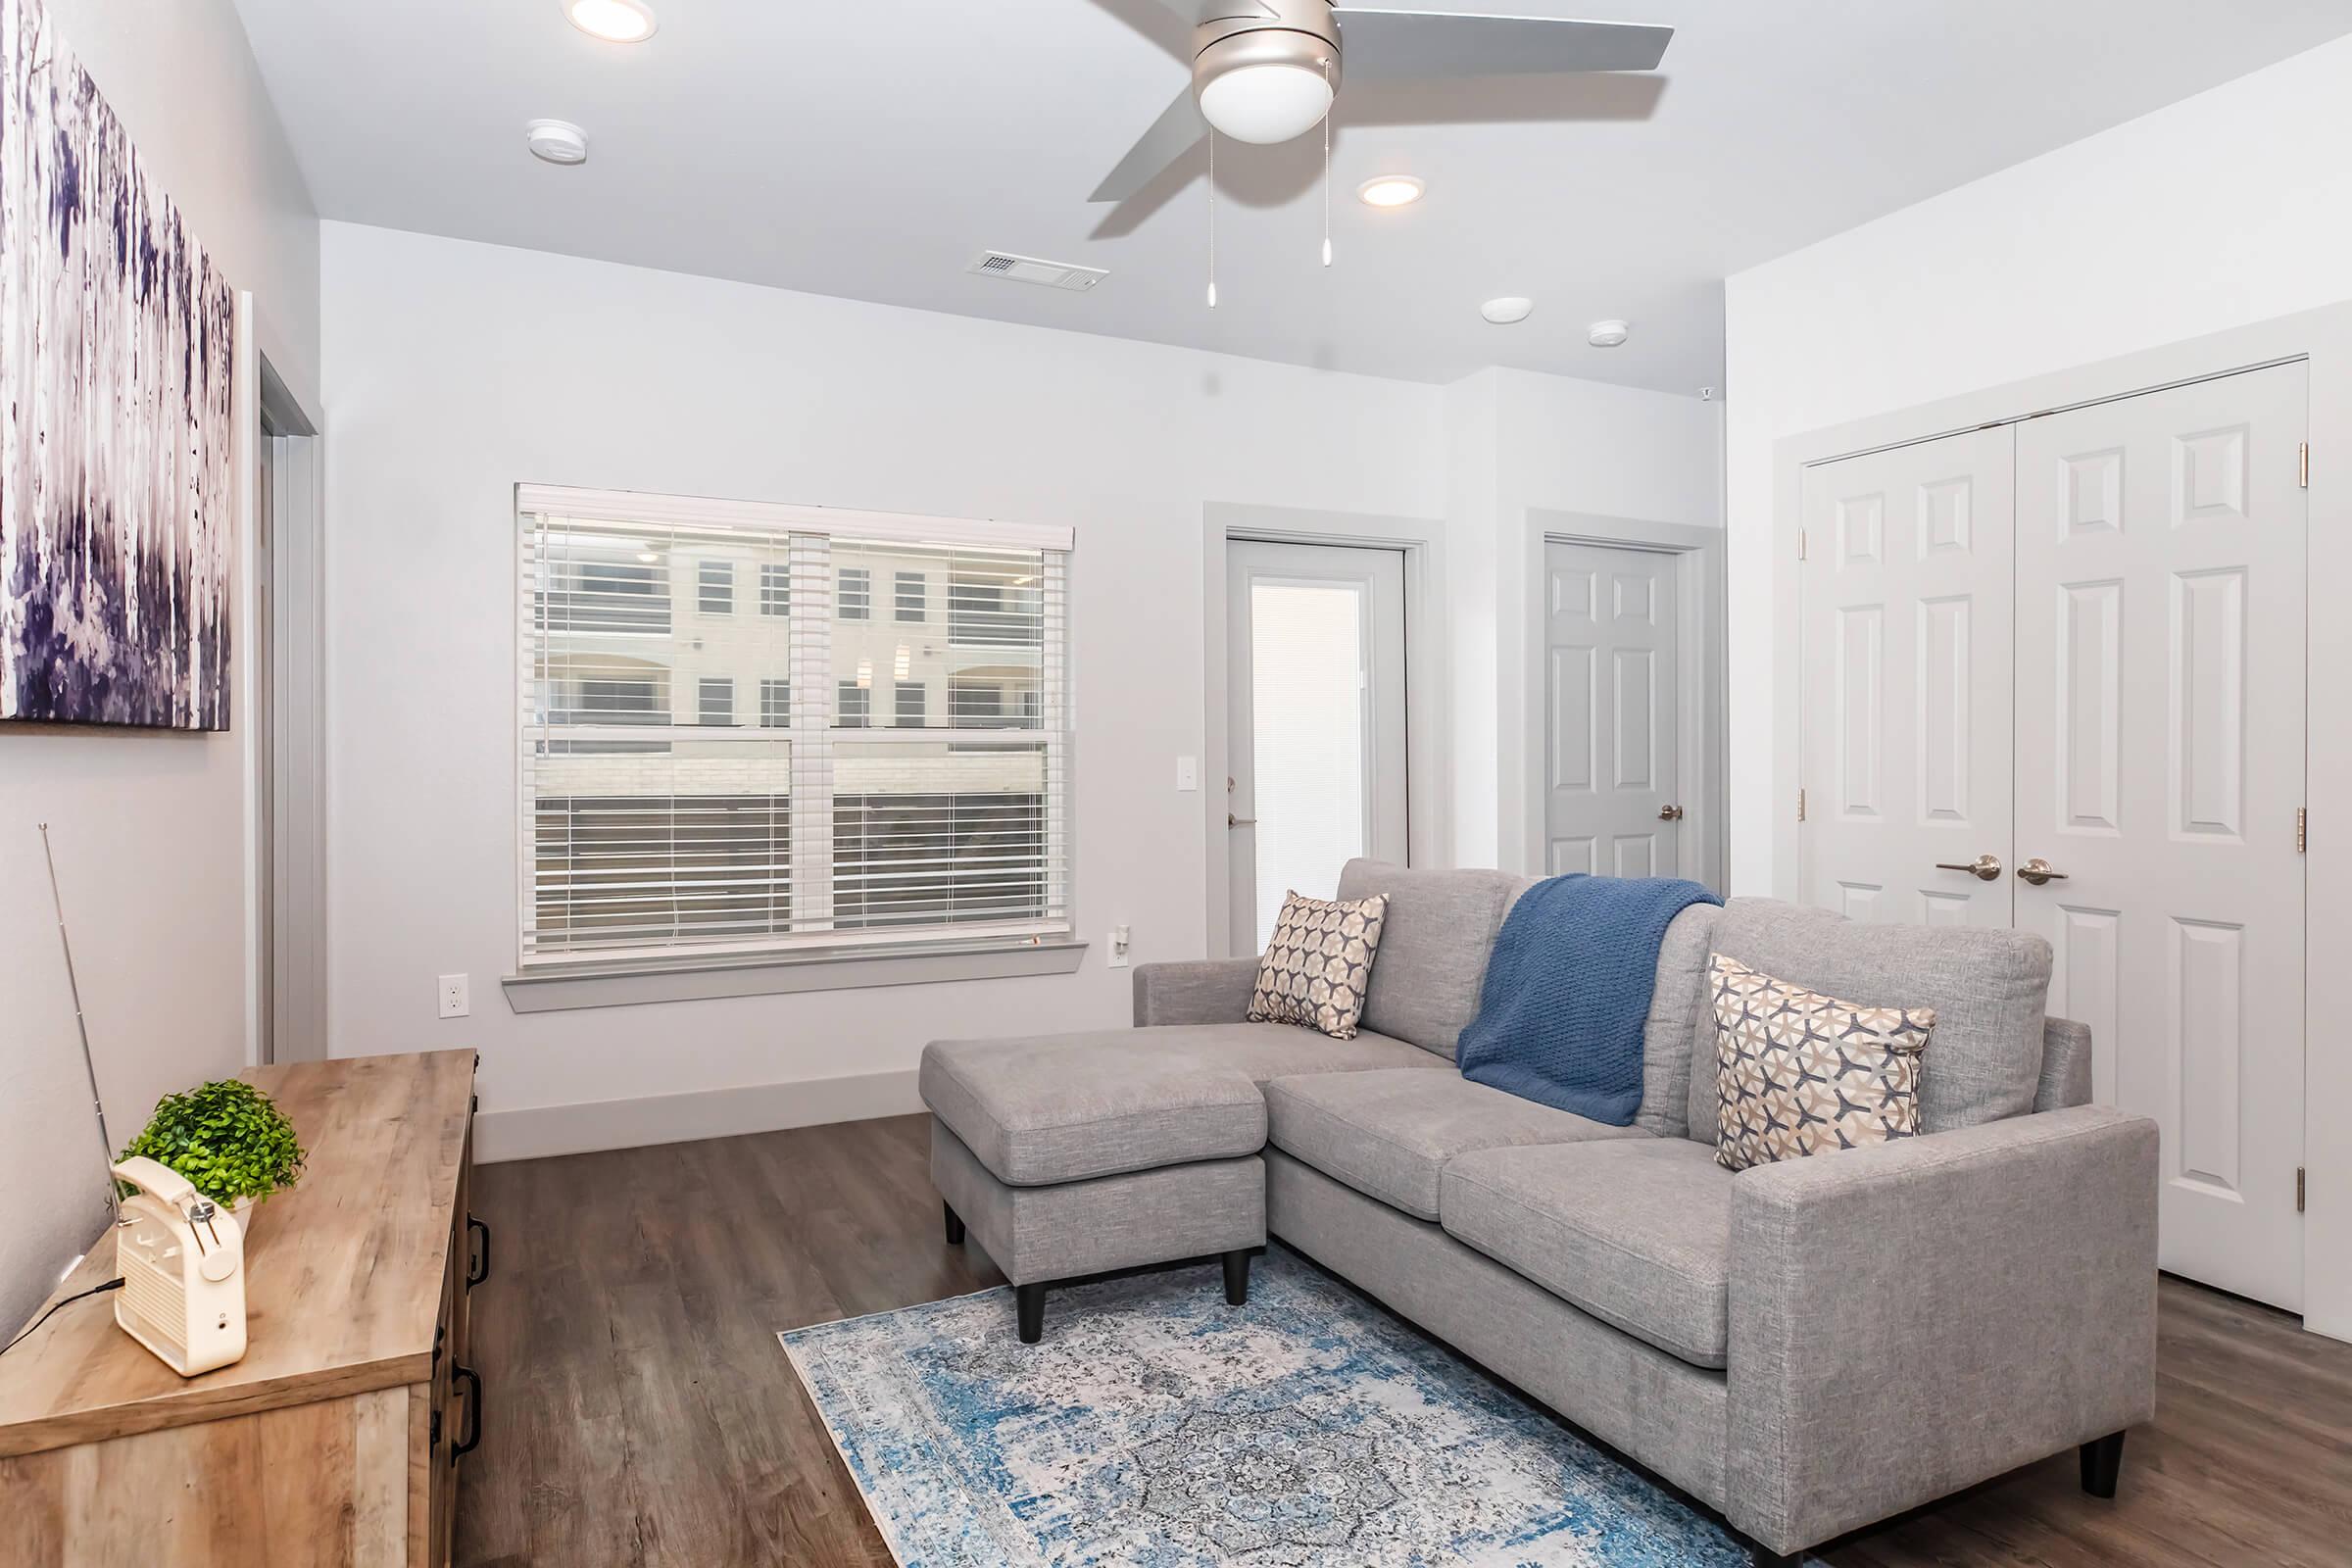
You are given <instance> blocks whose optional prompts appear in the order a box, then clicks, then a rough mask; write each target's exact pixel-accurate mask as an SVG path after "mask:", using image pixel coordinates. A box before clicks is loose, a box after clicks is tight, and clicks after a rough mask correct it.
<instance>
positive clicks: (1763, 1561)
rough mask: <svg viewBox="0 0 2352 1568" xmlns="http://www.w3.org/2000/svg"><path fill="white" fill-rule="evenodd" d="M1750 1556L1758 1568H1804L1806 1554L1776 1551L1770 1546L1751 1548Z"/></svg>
mask: <svg viewBox="0 0 2352 1568" xmlns="http://www.w3.org/2000/svg"><path fill="white" fill-rule="evenodd" d="M1748 1554H1749V1555H1750V1556H1751V1557H1752V1558H1753V1559H1754V1560H1755V1564H1756V1568H1804V1564H1805V1554H1804V1553H1803V1552H1801V1551H1774V1550H1772V1549H1771V1548H1770V1547H1768V1546H1750V1547H1749V1548H1748Z"/></svg>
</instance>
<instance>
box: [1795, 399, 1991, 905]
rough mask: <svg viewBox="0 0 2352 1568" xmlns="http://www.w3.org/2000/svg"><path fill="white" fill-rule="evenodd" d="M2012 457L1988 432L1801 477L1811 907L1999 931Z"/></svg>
mask: <svg viewBox="0 0 2352 1568" xmlns="http://www.w3.org/2000/svg"><path fill="white" fill-rule="evenodd" d="M2011 458H2012V438H2011V436H2010V432H2009V431H2008V430H2007V429H2006V428H1998V429H1989V430H1974V431H1970V432H1968V433H1966V434H1962V435H1955V436H1947V437H1945V438H1943V439H1941V440H1936V441H1923V442H1919V443H1917V444H1915V445H1912V446H1906V447H1897V448H1894V449H1892V450H1891V451H1887V452H1877V453H1872V454H1869V455H1867V456H1864V457H1858V458H1848V459H1846V460H1844V461H1843V462H1840V463H1833V464H1824V465H1822V466H1817V467H1814V468H1811V469H1808V470H1807V471H1806V474H1805V481H1804V523H1803V527H1804V531H1805V545H1804V561H1803V563H1802V564H1801V565H1800V567H1799V577H1800V587H1801V592H1802V595H1803V599H1802V603H1803V613H1802V623H1801V630H1800V634H1799V635H1800V637H1801V639H1802V662H1801V668H1802V671H1803V688H1802V693H1801V696H1800V699H1799V701H1800V704H1801V715H1802V716H1801V722H1802V723H1803V725H1804V762H1805V765H1804V789H1805V828H1804V832H1803V834H1802V836H1801V846H1802V853H1801V856H1800V863H1799V869H1798V874H1799V878H1800V881H1801V885H1802V898H1803V899H1804V902H1806V903H1808V904H1818V905H1821V906H1824V907H1828V908H1832V909H1836V910H1838V912H1839V913H1841V914H1844V915H1847V916H1849V917H1851V918H1853V919H1856V920H1875V921H1886V922H1908V923H1912V924H1919V925H1992V926H2004V925H2007V924H2009V920H2010V887H2011V883H2010V878H2009V875H2008V861H2009V857H2010V848H2009V845H2010V838H2011V833H2010V796H2009V791H2010V736H2011V733H2012V727H2011V712H2010V689H2009V679H2010V661H2011V648H2010V613H2011V605H2010V595H2011V592H2012V587H2013V578H2012V560H2011V547H2012V544H2013V542H2014V533H2015V530H2014V526H2013V521H2014V515H2013V513H2012V510H2011V508H2012V504H2013V502H2014V499H2015V486H2014V484H2013V482H2012V470H2011ZM1972 867H1973V869H1971V868H1972Z"/></svg>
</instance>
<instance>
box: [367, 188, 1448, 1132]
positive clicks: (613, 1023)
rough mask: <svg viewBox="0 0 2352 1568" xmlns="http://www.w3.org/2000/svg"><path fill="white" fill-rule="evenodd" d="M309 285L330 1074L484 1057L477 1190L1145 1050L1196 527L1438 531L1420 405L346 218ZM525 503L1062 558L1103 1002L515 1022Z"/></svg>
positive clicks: (1195, 577)
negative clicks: (775, 514)
mask: <svg viewBox="0 0 2352 1568" xmlns="http://www.w3.org/2000/svg"><path fill="white" fill-rule="evenodd" d="M324 261H325V267H324V275H325V313H324V314H325V333H324V338H325V387H326V408H327V414H328V418H329V420H330V422H331V426H332V429H333V432H334V433H333V446H332V451H331V454H330V458H329V464H328V474H329V480H328V498H327V515H328V517H329V518H330V519H331V520H330V542H329V549H328V557H329V568H328V571H329V582H328V606H327V609H328V624H329V626H330V628H331V630H330V646H329V652H328V664H329V676H328V680H329V692H330V710H331V711H332V712H333V714H334V715H335V717H334V722H333V724H332V726H331V728H332V743H331V761H330V766H329V777H330V792H331V794H330V818H331V846H332V847H331V852H330V857H329V881H330V886H331V890H332V892H331V913H330V918H329V930H330V931H331V932H332V975H331V981H330V994H331V1005H332V1009H333V1013H332V1026H331V1030H330V1035H331V1040H332V1047H333V1050H334V1051H335V1052H336V1053H337V1054H365V1053H368V1052H376V1051H400V1050H416V1049H418V1048H420V1047H427V1046H453V1045H471V1046H474V1047H475V1048H477V1049H478V1050H479V1051H480V1052H481V1058H482V1059H481V1079H480V1082H481V1095H482V1107H483V1111H484V1124H483V1133H482V1147H483V1149H484V1151H485V1152H487V1153H489V1154H491V1155H493V1156H495V1155H497V1154H499V1153H501V1152H515V1151H517V1150H520V1149H531V1148H545V1147H569V1146H571V1145H572V1144H574V1143H576V1142H578V1141H583V1140H585V1141H591V1142H599V1141H612V1140H618V1141H629V1140H630V1139H631V1138H634V1137H639V1136H652V1135H662V1134H673V1135H674V1134H676V1133H678V1132H692V1131H700V1130H706V1129H709V1128H712V1127H717V1126H725V1125H730V1124H738V1125H753V1126H757V1125H762V1124H764V1125H780V1124H781V1122H782V1120H783V1119H786V1118H795V1119H797V1118H800V1117H806V1118H808V1119H825V1118H827V1117H829V1116H834V1115H841V1114H857V1113H861V1112H862V1113H869V1114H870V1113H872V1112H873V1111H875V1110H879V1109H895V1108H903V1107H905V1106H907V1105H909V1104H911V1100H910V1099H909V1098H908V1096H909V1095H910V1087H909V1080H908V1079H907V1073H908V1072H909V1070H910V1069H911V1068H912V1067H913V1065H914V1062H915V1059H916V1056H917V1054H918V1053H919V1052H920V1050H921V1047H922V1045H923V1043H924V1042H925V1041H926V1040H929V1039H932V1038H934V1037H939V1036H948V1035H957V1034H997V1033H1014V1032H1019V1031H1023V1030H1043V1029H1057V1028H1066V1027H1071V1026H1077V1025H1085V1024H1112V1023H1117V1022H1120V1021H1123V1020H1124V1019H1125V1018H1126V1016H1127V1013H1128V1006H1129V1002H1128V995H1129V993H1128V981H1129V978H1130V976H1129V975H1128V974H1127V973H1125V972H1123V971H1115V970H1109V969H1106V968H1105V967H1104V964H1103V959H1104V957H1105V954H1104V953H1103V939H1102V933H1103V931H1104V930H1105V929H1107V928H1108V927H1109V926H1110V925H1112V924H1114V923H1124V924H1128V925H1131V926H1132V927H1133V930H1134V940H1135V958H1136V961H1138V962H1148V961H1151V960H1152V959H1154V958H1170V957H1182V956H1198V955H1199V953H1200V952H1201V946H1202V942H1203V935H1202V916H1201V911H1202V907H1203V901H1204V897H1205V893H1204V871H1203V858H1204V852H1203V849H1202V845H1201V826H1200V824H1201V816H1200V813H1201V809H1202V804H1201V803H1202V797H1201V795H1199V794H1179V793H1177V792H1176V791H1175V789H1174V788H1173V763H1174V759H1175V758H1176V757H1177V756H1178V755H1180V754H1188V753H1189V754H1193V755H1196V756H1197V755H1199V754H1200V753H1201V728H1202V711H1203V709H1202V703H1203V691H1202V681H1201V670H1202V649H1201V640H1202V628H1203V605H1202V603H1201V593H1202V587H1201V584H1202V581H1203V576H1202V573H1203V563H1202V557H1201V550H1202V525H1201V509H1202V506H1203V504H1204V503H1207V502H1212V501H1227V502H1248V503H1256V504H1263V505H1270V506H1284V507H1299V508H1320V509H1328V510H1334V511H1346V512H1364V513H1379V514H1387V515H1424V516H1433V517H1434V516H1437V515H1442V513H1443V511H1444V504H1445V503H1444V495H1443V466H1442V465H1441V463H1440V461H1439V450H1440V432H1439V423H1438V412H1439V399H1440V394H1439V392H1438V390H1437V389H1436V388H1434V387H1428V386H1420V385H1413V384H1408V383H1403V382H1393V381H1381V380H1374V379H1369V378H1365V377H1358V376H1343V375H1332V374H1323V373H1318V372H1314V371H1310V370H1303V369H1299V368H1289V367H1281V366H1274V365H1268V364H1262V363H1258V362H1253V361H1249V360H1241V359H1234V358H1228V357H1223V356H1217V355H1209V354H1201V353H1196V352H1192V351H1186V350H1178V349H1170V348H1164V347H1158V346H1152V345H1146V344H1139V343H1132V342H1123V341H1118V340H1113V339H1108V338H1099V337H1089V336H1082V335H1078V334H1074V333H1064V332H1049V331H1041V330H1037V329H1034V328H1027V327H1020V326H1013V325H1007V324H1003V323H996V322H984V321H978V320H970V319H960V318H956V317H949V316H938V315H930V314H926V313H921V312H914V311H907V310H900V309H895V308H891V307H885V306H877V305H868V304H859V303H853V302H849V301H843V300H835V299H827V298H820V297H817V296H812V295H804V294H794V293H787V292H783V291H780V290H773V289H764V288H758V287H753V286H749V285H744V284H737V283H728V282H719V281H713V280H710V279H704V278H695V277H687V276H682V275H678V274H673V273H664V272H655V271H648V270H638V269H632V268H623V267H616V266H612V265H608V264H602V263H593V262H584V261H578V260H572V259H566V258H560V257H555V256H549V255H542V254H536V253H532V252H526V251H517V250H507V249H500V248H496V247H491V246H484V245H477V244H468V243H460V242H455V241H448V240H440V239H431V238H425V237H422V236H417V235H411V234H403V233H395V232H392V231H388V230H381V229H372V228H364V227H357V226H352V225H346V224H340V223H329V224H327V225H326V227H325V244H324ZM517 480H541V481H547V482H553V483H564V484H575V485H595V486H611V487H614V488H621V489H637V490H649V491H663V492H674V493H685V494H695V495H711V496H724V497H737V498H750V499H760V500H776V501H793V502H812V503H818V504H823V505H828V506H841V507H859V508H875V509H880V510H886V511H897V512H911V513H929V514H941V515H961V516H1002V517H1014V518H1021V519H1024V520H1029V521H1035V522H1045V523H1067V524H1070V525H1072V526H1073V527H1074V528H1075V529H1076V530H1077V541H1078V544H1077V552H1076V555H1075V558H1074V560H1073V565H1072V572H1073V579H1074V590H1075V591H1074V627H1073V634H1074V638H1075V649H1074V652H1075V660H1076V668H1077V682H1078V691H1077V709H1078V713H1079V722H1080V726H1081V735H1082V740H1081V744H1080V747H1079V753H1078V759H1079V760H1078V765H1077V781H1078V796H1077V802H1076V810H1077V819H1078V833H1079V837H1078V844H1077V865H1078V883H1077V889H1076V908H1077V918H1078V923H1079V928H1080V932H1081V935H1082V936H1085V937H1086V938H1088V939H1089V940H1092V941H1094V942H1095V943H1096V949H1095V951H1094V952H1092V953H1091V954H1090V955H1089V956H1088V959H1087V962H1086V965H1085V967H1084V969H1083V970H1082V971H1081V972H1079V973H1078V974H1076V975H1069V976H1052V977H1039V978H1030V979H1004V980H990V981H985V982H968V983H959V984H949V985H931V986H913V987H905V988H895V989H892V990H888V991H882V992H873V991H863V992H859V991H836V992H823V993H804V994H801V995H797V996H789V997H765V998H747V999H742V1000H735V1001H721V1002H701V1003H693V1004H681V1005H661V1006H641V1007H630V1008H615V1009H602V1010H587V1011H574V1012H562V1013H541V1014H532V1015H523V1016H518V1015H515V1014H514V1013H513V1012H512V1011H511V1010H510V1009H509V1008H508V1006H507V1005H506V1003H505V1001H504V999H503V996H502V994H501V992H500V989H499V986H498V984H497V981H498V979H499V977H500V976H502V975H505V974H508V973H511V972H512V971H513V969H514V967H515V897H516V895H515V782H514V780H515V728H514V726H515V653H514V638H515V598H514V571H515V566H514V555H515V550H514V530H515V523H514V517H513V510H514V504H513V496H512V490H513V486H514V485H515V482H516V481H517ZM460 971H462V972H466V973H468V974H470V975H471V976H472V979H473V1015H472V1017H470V1018H469V1019H466V1020H463V1021H452V1022H441V1021H439V1020H437V1019H436V1018H435V1016H434V1009H433V979H434V976H436V975H439V974H444V973H451V972H460ZM863 1075H883V1076H882V1077H881V1078H879V1079H875V1080H870V1081H868V1082H866V1083H863V1084H859V1083H856V1082H852V1083H848V1084H843V1083H838V1082H837V1083H833V1084H830V1085H819V1086H817V1087H814V1088H810V1089H808V1090H806V1091H805V1092H803V1091H791V1092H785V1093H782V1094H777V1093H772V1092H771V1093H768V1094H765V1095H761V1096H755V1097H751V1098H749V1099H746V1100H744V1101H743V1103H741V1104H740V1105H736V1106H732V1107H730V1106H729V1105H728V1104H727V1103H726V1100H725V1097H723V1096H722V1097H720V1098H718V1099H716V1100H713V1099H712V1098H711V1095H710V1092H711V1091H726V1090H732V1089H736V1088H739V1087H741V1086H747V1085H772V1084H779V1083H791V1082H797V1081H804V1080H821V1079H852V1080H855V1079H858V1078H859V1077H860V1076H863ZM663 1096H668V1097H687V1098H686V1099H684V1100H677V1101H672V1102H669V1103H658V1104H654V1105H650V1106H638V1107H628V1108H623V1109H615V1108H613V1107H607V1109H606V1110H605V1111H604V1112H599V1113H583V1114H582V1115H580V1116H576V1117H569V1118H555V1119H552V1120H551V1119H550V1118H548V1117H544V1116H526V1117H523V1118H521V1119H519V1120H513V1119H509V1118H512V1117H513V1115H514V1113H515V1112H517V1111H520V1110H522V1109H524V1108H526V1107H545V1106H560V1105H566V1104H575V1103H596V1102H612V1101H636V1100H642V1099H644V1098H646V1097H663ZM711 1118H716V1119H715V1120H713V1119H711ZM550 1139H553V1140H554V1142H553V1143H551V1142H549V1141H548V1140H550Z"/></svg>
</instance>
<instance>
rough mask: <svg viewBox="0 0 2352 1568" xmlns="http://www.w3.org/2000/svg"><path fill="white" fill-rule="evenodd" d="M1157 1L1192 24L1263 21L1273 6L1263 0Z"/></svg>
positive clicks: (1268, 15) (1268, 17)
mask: <svg viewBox="0 0 2352 1568" xmlns="http://www.w3.org/2000/svg"><path fill="white" fill-rule="evenodd" d="M1159 3H1160V4H1161V5H1163V6H1166V7H1167V8H1168V9H1169V10H1170V11H1173V12H1175V13H1176V15H1177V16H1179V17H1181V18H1183V19H1184V21H1185V22H1187V23H1189V24H1190V25H1194V26H1199V25H1201V24H1203V23H1208V22H1233V21H1237V20H1244V19H1246V20H1248V21H1250V22H1264V21H1267V20H1269V19H1270V18H1272V16H1273V15H1274V8H1273V7H1271V6H1269V5H1266V4H1264V3H1263V0H1159Z"/></svg>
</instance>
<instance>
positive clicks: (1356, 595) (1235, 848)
mask: <svg viewBox="0 0 2352 1568" xmlns="http://www.w3.org/2000/svg"><path fill="white" fill-rule="evenodd" d="M1226 592H1227V612H1226V635H1227V638H1228V649H1227V658H1226V685H1227V692H1226V703H1227V741H1226V747H1227V765H1228V767H1229V768H1230V770H1231V774H1232V781H1231V785H1230V787H1229V788H1228V789H1227V791H1226V804H1227V814H1228V818H1229V821H1230V828H1229V831H1228V835H1227V842H1228V844H1229V847H1230V856H1229V860H1228V867H1229V870H1228V878H1227V880H1228V888H1229V898H1230V902H1231V911H1230V922H1229V925H1228V930H1229V931H1230V933H1231V936H1230V941H1231V945H1232V949H1233V952H1234V953H1235V954H1237V955H1240V954H1251V953H1256V952H1259V951H1260V950H1261V949H1262V948H1263V946H1264V942H1265V938H1266V936H1267V935H1268V927H1269V925H1270V923H1271V919H1272V915H1273V913H1274V911H1275V910H1276V909H1278V908H1279V907H1280V901H1281V898H1282V895H1283V893H1284V892H1285V891H1286V890H1288V889H1290V888H1296V889H1297V890H1298V891H1299V892H1300V893H1303V894H1306V895H1308V896H1309V897H1314V898H1329V897H1331V896H1332V894H1333V892H1334V891H1336V889H1337V886H1338V883H1339V875H1340V869H1341V867H1342V866H1343V865H1345V864H1346V863H1347V861H1348V859H1349V858H1353V857H1355V856H1362V855H1368V856H1373V857H1376V858H1381V859H1386V860H1394V861H1396V862H1397V863H1399V864H1401V863H1403V861H1404V859H1405V856H1406V846H1407V843H1408V839H1407V831H1406V793H1407V772H1406V746H1405V646H1404V640H1405V627H1404V556H1403V554H1402V552H1400V551H1396V550H1381V549H1373V548H1368V547H1360V546H1348V545H1306V544H1289V543H1275V542H1270V541H1264V540H1243V539H1237V540H1234V541H1232V542H1231V543H1230V544H1229V546H1228V547H1227V550H1226Z"/></svg>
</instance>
